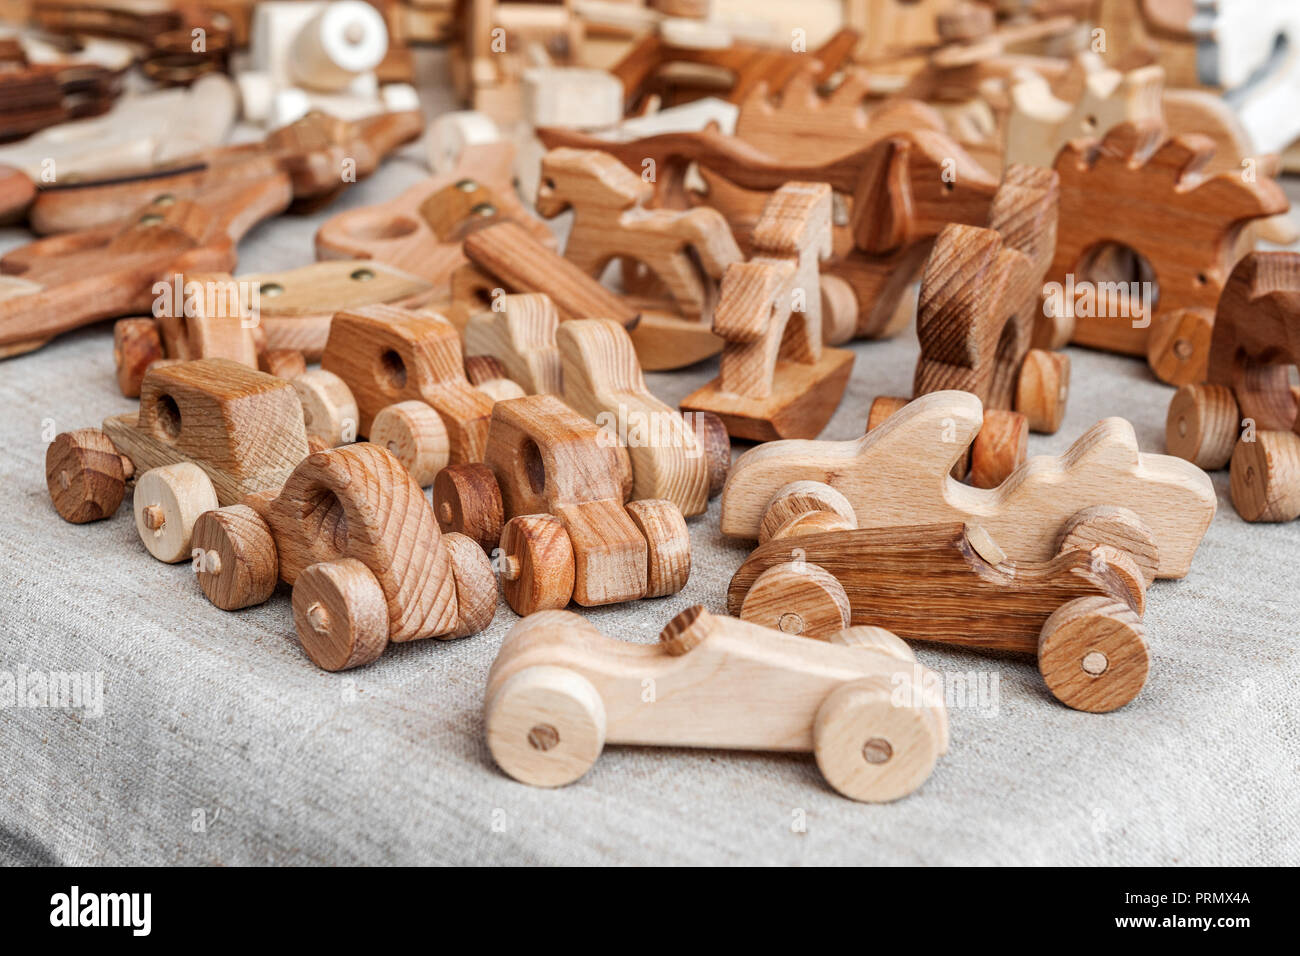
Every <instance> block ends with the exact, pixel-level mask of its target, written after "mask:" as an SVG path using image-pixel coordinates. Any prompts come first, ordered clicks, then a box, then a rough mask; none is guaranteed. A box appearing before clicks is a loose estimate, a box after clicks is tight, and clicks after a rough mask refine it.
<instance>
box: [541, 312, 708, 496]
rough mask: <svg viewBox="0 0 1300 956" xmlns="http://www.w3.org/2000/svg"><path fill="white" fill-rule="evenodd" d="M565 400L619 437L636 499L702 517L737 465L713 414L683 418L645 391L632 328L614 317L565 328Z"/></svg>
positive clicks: (560, 340)
mask: <svg viewBox="0 0 1300 956" xmlns="http://www.w3.org/2000/svg"><path fill="white" fill-rule="evenodd" d="M556 344H557V345H558V346H559V350H560V355H561V356H562V358H563V362H564V400H565V402H567V403H568V405H569V406H570V407H571V408H573V409H575V410H576V411H577V412H578V413H579V414H581V415H584V416H585V417H587V418H589V419H591V420H592V421H593V422H595V423H596V424H597V425H599V426H600V427H602V428H605V429H607V430H608V431H610V432H611V433H612V434H614V435H615V436H616V437H617V440H618V443H619V444H620V445H622V446H623V447H625V448H627V452H628V457H629V458H630V459H631V462H632V497H633V499H634V500H637V501H642V500H645V499H648V498H665V499H667V500H669V501H671V502H672V503H673V504H675V505H676V506H677V507H678V508H679V509H680V510H681V512H682V514H683V515H684V516H685V517H687V518H690V517H694V516H695V515H698V514H703V513H704V511H705V509H706V508H708V505H709V499H710V498H711V497H713V496H715V495H717V494H719V493H720V492H721V491H722V485H723V482H724V481H725V480H726V477H727V470H728V469H729V468H730V467H731V442H730V441H729V440H728V438H727V430H726V426H725V425H724V424H723V423H722V421H721V420H720V419H719V418H718V417H717V416H716V415H712V414H710V413H709V412H694V413H687V415H686V416H683V415H682V413H680V412H678V411H677V410H676V409H674V408H670V407H669V406H668V405H665V404H664V403H663V402H661V401H660V400H659V399H657V398H655V396H654V395H653V394H651V392H650V390H649V389H648V388H647V387H646V384H645V378H644V376H642V374H641V367H640V366H639V365H638V364H637V357H636V352H635V351H634V349H633V345H632V339H631V337H630V336H629V335H628V334H627V331H626V330H625V329H624V328H623V327H622V326H621V325H619V324H618V323H617V322H612V321H610V320H609V319H575V320H573V321H572V322H565V323H563V324H561V325H560V326H559V329H558V331H557V333H556Z"/></svg>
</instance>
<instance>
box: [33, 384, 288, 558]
mask: <svg viewBox="0 0 1300 956" xmlns="http://www.w3.org/2000/svg"><path fill="white" fill-rule="evenodd" d="M307 454H308V445H307V434H306V432H305V430H304V429H303V421H302V413H301V412H300V410H299V404H298V399H297V396H296V395H295V394H294V389H293V386H291V385H290V384H289V383H288V382H285V381H283V380H281V379H279V378H276V377H274V376H272V375H267V374H265V373H263V372H259V371H257V370H255V369H250V368H247V367H245V366H243V365H239V364H237V363H235V362H231V361H228V360H226V359H202V360H199V361H194V362H180V363H175V364H170V365H164V366H159V365H155V366H154V367H153V368H152V369H151V370H150V371H149V372H148V373H147V374H146V375H145V378H144V386H143V388H142V390H141V393H140V410H139V412H138V413H137V414H128V415H117V416H114V417H111V418H108V419H106V420H105V421H104V428H103V431H99V430H98V429H93V428H83V429H79V430H78V431H73V432H63V433H62V434H60V435H58V436H57V437H56V438H55V439H54V441H53V442H52V443H51V444H50V446H49V448H48V450H47V451H46V455H45V477H46V483H47V484H48V486H49V491H50V499H51V500H52V501H53V502H54V507H55V510H56V511H58V513H59V514H60V515H61V516H62V517H63V518H64V519H65V520H67V521H71V522H73V523H75V524H82V523H85V522H87V521H98V520H100V519H101V518H108V517H111V516H112V515H113V514H114V512H116V511H117V507H118V505H119V504H121V502H122V498H123V496H124V495H125V493H126V482H127V480H128V479H129V478H131V477H132V476H136V482H135V499H134V509H135V522H136V529H137V530H138V531H139V533H140V540H141V541H143V542H144V546H145V547H146V548H147V549H148V550H149V553H150V554H152V555H153V556H154V557H155V558H158V559H159V560H160V561H167V562H176V561H183V560H186V559H188V558H189V557H190V537H191V533H192V531H193V528H194V523H195V521H196V520H197V519H198V517H199V515H201V514H202V513H203V512H205V511H209V510H211V509H213V508H216V507H218V506H219V505H230V504H235V503H237V502H239V501H240V500H241V499H242V498H244V497H245V496H246V495H252V494H257V493H261V492H272V493H274V492H278V491H279V490H280V487H281V485H283V484H284V482H285V479H286V478H288V476H289V473H290V472H291V471H292V470H293V468H294V467H295V466H296V465H297V464H298V463H299V462H300V461H302V459H303V458H305V457H307Z"/></svg>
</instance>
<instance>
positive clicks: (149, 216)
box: [0, 178, 289, 356]
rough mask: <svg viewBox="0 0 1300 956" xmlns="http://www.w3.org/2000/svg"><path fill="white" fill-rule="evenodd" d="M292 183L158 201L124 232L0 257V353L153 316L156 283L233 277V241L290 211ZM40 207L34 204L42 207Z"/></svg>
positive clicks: (240, 186) (40, 243) (117, 229)
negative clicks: (107, 322) (204, 274)
mask: <svg viewBox="0 0 1300 956" xmlns="http://www.w3.org/2000/svg"><path fill="white" fill-rule="evenodd" d="M288 201H289V189H288V184H287V183H286V182H284V181H283V180H279V179H275V178H271V179H266V180H262V181H260V182H245V183H236V184H235V185H233V186H232V187H230V188H229V189H227V190H224V191H222V192H221V193H220V194H218V195H211V196H210V197H209V198H208V201H207V202H205V203H203V204H198V203H193V202H187V201H183V200H171V199H170V198H169V197H160V198H159V199H157V200H155V201H154V202H153V203H150V204H149V205H147V206H144V207H142V208H141V209H140V210H138V212H137V213H136V215H135V217H134V219H133V220H132V221H130V222H129V223H127V224H126V225H124V226H104V227H97V228H93V229H87V230H83V231H81V232H77V233H71V234H69V235H64V236H53V237H50V238H47V239H40V240H37V241H36V242H32V243H29V244H28V245H26V246H22V247H20V248H18V249H15V250H13V251H12V252H10V253H8V254H7V255H5V256H4V257H3V258H0V272H3V273H6V274H7V275H8V276H10V277H12V278H8V279H0V356H10V355H17V354H20V353H23V352H29V351H31V350H32V349H36V348H40V347H41V346H42V345H44V344H46V343H47V342H48V341H49V340H50V339H51V338H53V337H54V336H56V335H59V334H61V333H63V332H68V331H70V330H72V329H75V328H79V327H81V326H83V325H88V324H90V323H92V322H97V321H99V320H101V319H108V318H115V317H117V316H122V315H131V314H142V313H149V312H151V311H152V309H153V305H154V302H155V300H156V299H157V296H158V293H157V291H156V289H155V286H156V285H157V284H158V283H159V282H161V283H163V284H164V285H167V286H169V285H170V284H171V282H172V280H173V278H174V277H175V276H176V275H179V274H182V273H185V272H195V271H221V272H225V271H229V270H230V269H232V268H233V266H234V264H235V243H236V242H237V241H238V239H239V238H240V237H241V236H242V235H243V234H244V232H245V231H246V230H248V229H249V228H251V227H252V226H253V225H254V224H255V223H256V222H258V221H259V220H261V219H263V218H265V217H267V216H270V215H274V214H275V213H277V212H279V211H281V210H282V209H284V207H285V206H286V205H288ZM38 202H39V200H38Z"/></svg>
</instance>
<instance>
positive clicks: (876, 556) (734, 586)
mask: <svg viewBox="0 0 1300 956" xmlns="http://www.w3.org/2000/svg"><path fill="white" fill-rule="evenodd" d="M806 513H808V512H805V514H806ZM797 518H798V516H797V515H796V516H794V518H793V519H792V520H793V521H795V522H797ZM1074 531H1075V529H1073V528H1071V527H1070V526H1067V529H1066V533H1065V534H1064V535H1063V536H1062V543H1061V547H1060V550H1059V551H1058V552H1057V553H1056V554H1055V555H1054V556H1053V557H1052V558H1050V559H1048V560H1045V561H1024V562H1013V561H1009V560H1007V557H1006V553H1005V552H1004V551H1003V550H1002V549H1001V548H1000V547H999V546H998V544H997V543H996V541H995V540H994V539H993V538H992V537H990V536H989V535H988V534H986V533H985V532H984V531H983V530H981V529H980V528H979V527H978V526H975V525H963V524H961V523H960V522H955V523H946V524H934V525H913V526H907V525H902V526H898V527H893V528H853V527H851V526H847V523H846V526H845V527H839V528H827V527H825V526H823V527H821V528H817V529H814V530H812V532H811V533H808V532H807V531H806V530H805V529H802V528H800V527H799V526H798V524H797V523H795V524H790V523H787V524H786V525H784V526H783V527H782V528H781V529H778V531H777V532H776V534H774V535H773V536H772V537H771V538H769V539H768V540H767V542H766V543H764V544H761V545H759V547H758V550H756V551H755V552H754V553H753V554H751V555H750V556H749V557H748V558H746V559H745V563H744V564H742V565H741V566H740V569H739V570H738V571H737V572H736V574H735V576H734V577H732V579H731V584H730V585H729V587H728V589H727V608H728V612H729V613H731V614H734V615H736V616H737V617H740V618H742V619H743V620H746V621H751V622H753V623H755V624H761V625H763V626H764V627H771V628H776V629H778V630H781V631H784V632H785V633H788V634H800V635H803V636H805V637H809V638H818V637H820V638H822V639H825V637H826V636H827V635H830V634H834V633H836V632H838V631H841V630H842V629H844V628H846V627H849V626H850V625H856V626H864V625H865V626H871V627H880V628H884V629H885V630H887V631H890V632H891V633H893V634H896V635H897V636H898V637H901V638H903V639H904V640H912V641H938V642H942V643H946V644H959V645H962V646H966V647H978V648H984V649H988V650H999V651H1015V652H1021V653H1030V654H1037V657H1038V667H1039V670H1040V672H1041V673H1042V675H1043V679H1044V681H1046V683H1047V686H1048V688H1049V689H1050V690H1051V692H1052V694H1053V695H1054V696H1055V697H1056V698H1057V699H1058V700H1060V701H1061V702H1062V703H1064V704H1066V705H1068V706H1070V707H1073V708H1075V709H1076V710H1086V711H1092V712H1094V713H1105V712H1107V711H1111V710H1116V709H1118V708H1120V707H1123V706H1124V705H1125V704H1127V703H1128V702H1129V701H1131V700H1133V698H1135V697H1136V696H1137V695H1138V693H1139V692H1140V691H1141V690H1142V687H1143V685H1144V684H1145V683H1146V678H1147V671H1148V670H1149V669H1150V651H1149V649H1148V647H1147V642H1146V633H1145V630H1144V628H1143V626H1142V617H1141V615H1142V612H1143V609H1144V606H1145V600H1146V582H1145V581H1144V576H1143V572H1142V569H1141V568H1140V567H1139V565H1138V563H1137V562H1135V561H1134V560H1133V558H1132V557H1131V556H1130V554H1129V553H1128V552H1127V551H1125V550H1124V549H1123V548H1122V547H1115V546H1113V545H1112V544H1110V543H1099V542H1098V541H1097V540H1096V539H1097V538H1100V539H1101V541H1102V542H1105V539H1106V537H1107V536H1106V535H1105V534H1104V533H1102V534H1100V535H1094V534H1093V533H1092V532H1095V531H1097V529H1096V528H1090V529H1087V532H1088V533H1085V534H1083V535H1082V536H1081V537H1080V536H1078V535H1076V534H1075V533H1074ZM1137 547H1138V555H1139V557H1140V559H1150V558H1151V557H1152V556H1153V555H1154V553H1155V542H1154V540H1153V539H1151V538H1150V537H1144V538H1141V539H1140V540H1139V543H1138V545H1137Z"/></svg>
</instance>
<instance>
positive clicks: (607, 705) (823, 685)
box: [484, 605, 948, 803]
mask: <svg viewBox="0 0 1300 956" xmlns="http://www.w3.org/2000/svg"><path fill="white" fill-rule="evenodd" d="M647 679H649V680H651V681H653V682H654V685H655V688H656V694H655V703H654V704H646V703H645V701H644V694H643V688H644V682H645V681H646V680H647ZM936 681H937V675H935V674H933V673H931V672H930V671H929V670H927V669H926V668H924V667H922V666H921V665H920V664H918V663H917V662H916V659H915V657H914V656H913V655H912V653H911V651H910V650H909V649H908V648H907V646H906V645H905V644H903V642H902V641H900V640H898V639H897V638H896V637H894V636H893V635H891V634H888V633H887V632H884V631H881V630H880V629H878V628H851V629H848V630H846V631H844V632H842V633H840V634H836V635H828V640H826V641H824V642H823V641H810V640H805V639H803V638H799V637H792V636H790V635H787V634H782V633H781V632H780V631H777V630H773V629H771V628H766V627H759V626H758V625H756V624H751V623H749V622H746V621H740V620H736V619H735V618H730V617H724V616H722V615H719V614H711V613H710V612H708V611H706V610H705V609H704V608H702V607H700V606H698V605H697V606H695V607H692V608H689V609H688V610H685V611H683V612H682V613H681V614H678V615H677V616H676V617H674V618H673V619H672V620H671V621H670V622H668V625H667V626H666V627H665V628H664V630H663V632H662V633H661V634H660V636H659V641H658V643H656V644H634V643H630V642H628V641H621V640H617V639H615V638H610V637H606V636H604V635H603V634H601V633H600V632H599V631H598V630H597V629H596V628H595V626H594V625H592V624H591V623H590V622H588V621H587V620H585V619H583V618H581V617H579V616H578V615H576V614H573V613H571V612H568V611H544V612H541V613H538V614H533V615H531V616H529V617H527V618H525V619H524V620H522V621H520V622H518V623H517V624H516V625H515V626H514V627H513V628H512V629H511V630H510V632H509V633H508V634H507V635H506V638H505V640H504V641H503V642H502V645H501V650H500V652H498V654H497V658H496V661H495V662H494V663H493V665H492V670H491V672H490V673H489V674H488V682H487V690H486V692H485V694H484V701H485V703H484V725H485V728H486V732H487V745H488V749H489V750H490V751H491V753H492V757H493V759H494V760H495V761H496V763H497V765H498V766H499V767H500V768H501V769H502V770H504V771H505V772H506V773H507V774H509V775H510V776H511V777H513V778H515V779H516V780H518V781H520V782H522V783H527V784H530V785H532V786H536V787H561V786H564V785H566V784H569V783H573V782H574V781H575V780H577V779H578V778H580V777H581V776H583V774H585V773H586V772H587V771H588V770H589V769H590V768H591V766H592V764H594V763H595V762H596V759H597V758H598V757H599V756H600V754H601V751H602V750H603V749H604V747H605V744H606V743H611V744H632V745H639V746H661V747H707V748H710V749H728V750H771V751H781V752H787V753H809V752H811V753H812V754H814V756H815V757H816V760H817V766H818V767H819V768H820V769H821V772H822V776H823V777H824V778H825V779H826V782H827V783H828V784H830V786H831V787H832V788H834V789H835V790H836V791H837V792H838V793H840V794H842V795H843V796H845V797H848V798H850V799H853V800H860V801H864V802H868V803H885V802H888V801H891V800H897V799H900V798H902V797H905V796H907V795H908V794H910V793H912V792H914V791H915V790H917V789H918V788H919V787H921V786H922V784H924V783H925V781H926V780H927V779H928V778H929V776H930V774H931V773H932V772H933V771H934V767H935V764H936V763H937V761H938V758H939V757H940V756H942V755H943V754H944V753H946V752H947V749H948V715H947V711H946V709H945V707H944V703H943V700H942V699H941V698H942V695H940V694H937V693H936V692H935V690H934V686H935V682H936Z"/></svg>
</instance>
